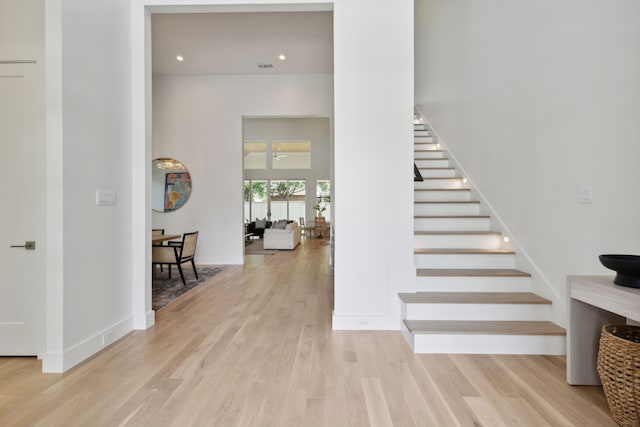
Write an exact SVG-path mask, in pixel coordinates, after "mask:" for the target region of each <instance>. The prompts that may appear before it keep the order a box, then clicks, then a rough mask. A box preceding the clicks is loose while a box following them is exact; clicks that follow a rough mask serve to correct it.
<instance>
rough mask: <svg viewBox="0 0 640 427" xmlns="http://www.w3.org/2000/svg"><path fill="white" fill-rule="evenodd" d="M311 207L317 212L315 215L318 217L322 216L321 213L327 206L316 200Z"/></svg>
mask: <svg viewBox="0 0 640 427" xmlns="http://www.w3.org/2000/svg"><path fill="white" fill-rule="evenodd" d="M313 209H315V210H316V212H317V214H316V216H317V217H319V218H322V217H323V216H324V215H322V213H323V212H324V211H326V210H327V207H326V206H325V204H323V203H322V204H321V203H320V202H318V203H317V204H316V205H315V206H314V207H313Z"/></svg>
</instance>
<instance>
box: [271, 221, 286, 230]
mask: <svg viewBox="0 0 640 427" xmlns="http://www.w3.org/2000/svg"><path fill="white" fill-rule="evenodd" d="M286 226H287V220H286V219H280V220H278V222H276V225H275V226H274V228H277V229H279V230H284V228H285V227H286Z"/></svg>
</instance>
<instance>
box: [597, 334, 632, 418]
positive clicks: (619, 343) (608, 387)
mask: <svg viewBox="0 0 640 427" xmlns="http://www.w3.org/2000/svg"><path fill="white" fill-rule="evenodd" d="M598 374H600V380H601V381H602V387H603V389H604V395H605V398H606V399H607V404H608V405H609V412H610V413H611V417H612V418H613V419H614V421H616V422H617V423H618V424H620V425H621V426H625V427H626V426H640V414H639V411H638V403H639V401H640V327H638V326H631V325H605V326H603V327H602V334H601V335H600V349H599V350H598Z"/></svg>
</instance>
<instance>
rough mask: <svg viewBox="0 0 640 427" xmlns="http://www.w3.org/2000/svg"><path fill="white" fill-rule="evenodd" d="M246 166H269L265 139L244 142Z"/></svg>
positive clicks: (259, 167)
mask: <svg viewBox="0 0 640 427" xmlns="http://www.w3.org/2000/svg"><path fill="white" fill-rule="evenodd" d="M244 168H245V169H266V168H267V143H266V142H264V141H245V142H244Z"/></svg>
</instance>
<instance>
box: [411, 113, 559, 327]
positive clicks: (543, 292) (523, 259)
mask: <svg viewBox="0 0 640 427" xmlns="http://www.w3.org/2000/svg"><path fill="white" fill-rule="evenodd" d="M423 117H424V116H423ZM422 124H424V126H425V129H428V130H429V131H430V132H431V134H432V135H433V138H434V141H437V142H438V143H439V144H440V145H441V147H442V149H443V150H444V151H446V153H447V157H448V158H449V162H450V163H451V165H452V166H453V167H455V168H456V170H459V171H460V172H461V174H462V176H463V177H465V178H466V179H467V181H468V183H469V187H470V188H471V192H472V195H473V196H474V197H477V198H473V197H472V199H474V200H479V201H480V206H481V207H482V209H484V210H486V212H483V213H486V214H488V215H490V217H491V229H492V230H495V231H500V232H502V234H503V235H506V236H509V238H510V242H509V243H508V244H503V249H509V250H513V251H515V268H517V269H521V270H525V271H528V272H530V273H531V282H530V287H531V292H533V293H536V294H538V295H540V296H542V297H544V298H547V299H549V300H551V301H552V304H551V312H550V320H551V321H552V322H554V323H556V324H558V325H560V326H562V327H566V326H567V303H566V295H560V294H559V293H558V292H557V291H556V289H555V288H554V287H553V286H552V285H551V282H550V281H549V279H548V278H547V277H546V276H545V274H544V273H543V272H542V270H541V269H540V268H539V267H538V265H537V264H536V263H535V262H534V260H533V258H532V257H531V256H530V255H529V253H528V252H527V251H526V250H525V248H524V247H523V246H522V245H521V244H520V243H519V241H518V239H517V238H516V236H515V235H514V233H512V232H511V230H510V229H509V227H508V226H507V225H506V223H505V222H504V221H503V220H502V218H501V217H500V215H499V214H498V212H497V211H496V210H495V209H494V208H493V205H492V204H491V203H490V202H489V200H488V199H487V197H486V196H485V195H484V193H482V191H481V190H480V189H479V187H478V186H477V185H475V184H474V181H473V178H472V177H471V175H470V174H469V173H468V172H467V171H466V169H465V168H464V166H463V165H462V164H461V162H459V161H458V159H457V158H456V156H455V154H454V153H453V152H452V151H451V150H449V148H448V146H447V144H446V142H444V141H443V140H442V138H440V136H439V135H438V132H437V131H436V130H435V129H434V128H433V127H432V126H431V124H430V123H429V121H428V120H426V119H424V121H423V123H422Z"/></svg>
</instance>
